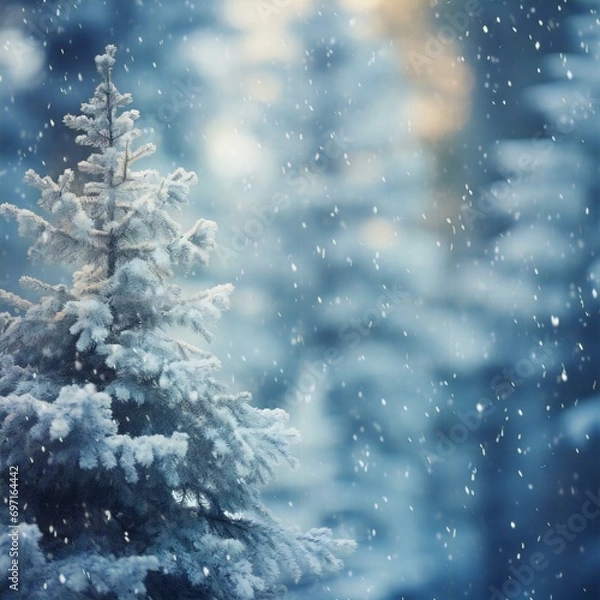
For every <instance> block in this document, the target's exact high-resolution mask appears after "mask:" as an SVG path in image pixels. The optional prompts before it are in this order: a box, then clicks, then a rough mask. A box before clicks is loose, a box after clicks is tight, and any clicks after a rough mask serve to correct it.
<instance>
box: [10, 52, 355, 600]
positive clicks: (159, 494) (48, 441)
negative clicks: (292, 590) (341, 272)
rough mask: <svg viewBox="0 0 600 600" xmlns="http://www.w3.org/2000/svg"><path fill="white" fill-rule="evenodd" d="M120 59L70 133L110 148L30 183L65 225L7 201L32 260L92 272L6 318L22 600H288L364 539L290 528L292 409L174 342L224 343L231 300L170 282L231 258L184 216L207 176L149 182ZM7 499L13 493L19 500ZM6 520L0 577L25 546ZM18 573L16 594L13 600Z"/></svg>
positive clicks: (179, 175) (225, 290)
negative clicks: (288, 588)
mask: <svg viewBox="0 0 600 600" xmlns="http://www.w3.org/2000/svg"><path fill="white" fill-rule="evenodd" d="M115 53H116V48H115V47H114V46H111V45H109V46H107V47H106V50H105V53H104V54H103V55H101V56H98V57H96V65H97V69H98V72H99V73H100V76H101V80H102V81H101V83H100V84H99V85H98V87H97V88H96V91H95V93H94V96H93V97H92V98H91V100H90V101H89V102H88V103H84V104H82V107H81V110H82V114H81V115H80V116H71V115H67V116H66V117H65V124H66V125H67V126H69V127H70V128H72V129H74V130H76V131H78V132H79V135H78V136H77V138H76V141H77V142H78V143H79V144H82V145H84V146H90V147H91V148H92V149H93V152H92V154H91V155H90V156H89V158H88V159H87V160H84V161H82V162H80V163H79V165H78V170H79V175H76V173H75V172H74V171H72V170H70V169H67V170H66V171H64V173H63V174H62V175H61V176H60V177H59V178H58V180H57V181H54V180H52V179H51V178H50V177H40V176H39V175H37V174H36V173H35V172H33V171H28V173H27V174H26V179H27V181H28V182H29V183H30V184H32V185H34V186H35V187H37V188H38V189H39V190H40V191H41V199H40V201H39V204H40V206H41V208H42V209H44V210H45V211H46V212H47V213H48V215H49V216H48V219H45V218H43V217H42V216H39V215H38V214H36V213H35V212H32V211H29V210H26V209H22V208H18V207H15V206H13V205H10V204H3V205H2V207H1V211H2V213H3V214H4V215H5V216H11V217H15V218H16V220H17V221H18V223H19V228H20V232H21V233H22V234H23V235H26V236H31V237H33V238H34V243H33V245H32V246H31V248H30V255H31V256H32V257H33V258H42V259H44V260H48V261H59V262H62V263H68V264H71V265H73V266H74V267H75V268H76V269H78V270H77V271H76V272H75V273H74V275H73V283H72V286H70V287H69V286H67V285H64V284H61V285H50V284H48V283H45V282H42V281H40V280H38V279H34V278H31V277H23V278H22V280H21V281H22V283H23V285H24V286H26V287H27V288H29V289H30V290H32V291H33V292H37V293H39V296H40V299H39V300H38V301H37V302H32V301H30V300H26V299H24V298H21V297H19V296H17V295H15V294H12V293H8V292H2V293H1V297H2V300H3V301H5V302H8V303H10V304H12V305H13V307H14V311H13V314H9V313H3V314H2V317H1V322H0V327H1V329H0V332H1V333H0V361H1V363H0V367H1V372H0V432H1V436H0V439H1V443H0V482H1V484H2V488H3V490H7V489H8V484H9V481H8V479H9V473H10V472H11V471H10V469H11V468H12V470H13V471H14V470H15V469H18V500H19V516H18V523H16V525H17V526H18V532H19V584H18V585H19V590H20V591H21V593H22V594H23V597H27V598H32V599H44V600H45V599H51V598H59V597H60V598H65V599H70V598H73V599H75V598H106V599H108V598H119V599H125V598H127V599H133V598H141V597H144V598H152V599H154V600H158V599H163V598H198V599H200V598H201V599H223V600H236V599H253V598H267V597H281V595H283V593H284V589H285V588H284V584H285V582H286V581H288V580H289V581H291V580H298V579H300V578H301V577H302V576H304V575H315V574H322V573H326V572H330V571H335V570H336V569H339V568H340V566H341V564H342V563H341V560H340V559H339V557H338V556H339V554H340V553H341V552H344V551H346V550H350V549H351V548H352V547H353V543H352V542H349V541H345V540H335V539H332V537H331V534H330V532H329V531H328V530H325V529H312V530H310V531H308V532H306V533H305V532H302V531H300V530H298V529H294V528H288V527H285V526H283V525H282V524H281V523H280V522H279V521H278V520H277V519H275V518H274V517H273V516H272V515H271V513H270V512H269V511H268V509H267V508H266V507H265V506H264V505H263V504H262V502H261V498H260V489H261V487H262V486H264V485H265V484H266V483H267V482H268V481H269V480H270V479H271V477H272V476H273V474H274V470H275V468H276V467H277V466H278V465H279V464H281V463H288V464H290V465H293V464H294V459H293V458H292V457H291V455H290V453H289V449H288V445H289V443H290V442H291V441H293V440H294V439H295V438H296V437H297V434H296V432H295V431H294V430H291V429H289V428H288V427H287V425H286V420H287V415H286V414H285V412H283V411H282V410H277V409H275V410H266V409H258V408H255V407H253V406H251V404H250V403H249V396H248V394H238V395H230V394H228V393H227V390H226V389H225V388H224V387H223V385H222V384H220V383H219V382H218V380H217V378H216V371H217V370H218V368H219V361H218V360H217V359H216V358H215V357H214V356H213V355H212V354H210V353H209V352H207V351H205V350H204V349H202V348H198V347H194V346H192V345H191V344H189V343H186V342H183V341H179V340H177V339H175V337H173V330H174V328H175V327H181V326H183V327H186V328H190V329H193V330H194V331H195V332H197V333H198V334H200V335H201V336H203V337H204V338H205V339H207V340H210V338H211V336H212V333H211V329H212V324H213V323H214V321H215V320H216V319H218V318H219V316H220V315H221V312H222V311H223V310H226V309H227V307H228V305H229V295H230V293H231V291H232V288H231V286H229V285H220V286H216V287H213V288H210V289H207V290H203V291H200V292H197V293H195V294H193V295H190V296H187V297H186V296H185V295H183V294H182V291H181V289H180V288H179V287H178V286H177V285H175V284H174V283H173V282H172V277H173V276H174V274H175V272H176V271H178V270H184V271H188V272H192V273H194V271H193V270H194V268H196V266H197V265H203V264H206V263H207V261H208V258H209V254H210V252H211V250H212V249H213V248H214V245H215V244H214V235H215V231H216V225H215V224H214V223H213V222H211V221H207V220H199V221H198V222H196V223H195V224H194V225H193V226H192V227H191V228H190V229H189V230H187V231H184V230H183V229H182V228H181V226H180V224H179V223H178V222H177V221H176V220H174V218H173V217H172V216H171V213H172V211H174V210H177V209H178V208H180V207H181V206H182V205H183V204H184V203H186V202H187V199H188V194H189V188H190V186H191V185H192V184H194V183H195V181H196V176H195V174H194V173H189V172H186V171H184V170H183V169H177V170H176V171H174V172H173V173H172V174H170V175H169V176H167V177H161V176H160V175H159V174H158V173H157V172H155V171H143V170H138V171H136V170H133V165H134V163H136V162H137V161H138V160H140V159H142V158H144V157H146V156H148V155H149V154H151V153H152V152H153V150H154V148H153V146H152V144H142V145H139V146H138V145H136V143H135V140H136V138H137V137H138V135H139V131H138V130H137V129H136V128H135V121H136V119H137V118H138V117H139V114H138V112H137V111H135V110H127V109H126V107H127V106H128V105H129V104H130V102H131V96H130V95H129V94H121V93H120V92H119V91H118V90H117V89H116V87H115V85H114V83H113V81H112V72H113V67H114V64H115ZM5 494H6V492H5ZM8 518H9V517H8V512H7V511H3V515H2V524H3V526H4V529H3V533H2V537H0V549H1V552H0V565H1V567H2V570H3V572H4V573H6V572H7V569H8V567H9V562H8V561H9V560H10V559H9V551H8V550H9V548H10V545H11V538H10V535H9V531H10V530H9V529H8V525H9V522H8ZM9 583H10V582H9V581H8V580H7V578H6V577H4V578H3V579H2V583H0V588H1V589H3V590H4V589H7V588H8V585H9Z"/></svg>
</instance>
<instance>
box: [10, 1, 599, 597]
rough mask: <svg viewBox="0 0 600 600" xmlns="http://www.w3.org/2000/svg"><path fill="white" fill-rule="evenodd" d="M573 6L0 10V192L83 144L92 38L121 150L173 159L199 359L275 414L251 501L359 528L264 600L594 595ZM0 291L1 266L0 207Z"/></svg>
mask: <svg viewBox="0 0 600 600" xmlns="http://www.w3.org/2000/svg"><path fill="white" fill-rule="evenodd" d="M599 12H600V1H597V0H554V1H553V2H546V1H544V0H531V1H530V2H523V3H522V2H520V1H517V0H502V1H495V0H448V1H441V0H440V1H435V0H401V1H399V0H327V1H324V0H265V1H255V0H197V1H196V2H190V1H178V2H171V3H167V2H164V1H163V2H160V1H158V0H137V1H135V2H134V1H132V2H120V1H119V0H104V1H103V2H92V1H91V0H52V1H47V2H43V1H35V2H34V1H32V2H25V1H21V2H17V1H14V0H7V1H5V2H3V3H2V6H1V7H0V40H1V42H2V43H1V45H0V132H1V136H2V144H1V145H0V153H1V164H0V197H1V200H2V201H7V202H12V203H16V204H19V205H21V206H23V207H30V206H32V205H33V204H34V203H35V202H36V193H35V191H33V190H30V189H28V188H27V187H26V186H24V184H23V181H22V179H23V175H24V172H25V171H26V170H27V169H28V168H33V169H35V170H36V171H38V172H39V173H40V174H50V175H52V176H54V177H55V176H56V175H57V174H58V173H59V172H61V171H62V170H63V169H64V168H65V167H66V166H71V167H72V166H74V164H75V163H76V162H77V161H78V160H81V159H82V158H84V156H85V154H86V151H85V149H84V148H81V147H77V146H76V145H75V144H74V142H73V138H72V136H71V133H70V132H69V131H68V130H67V128H66V127H65V126H64V125H63V124H62V117H63V115H64V114H65V113H77V112H78V108H79V105H80V103H81V102H83V101H86V100H87V99H88V98H89V96H90V95H91V93H92V91H93V89H94V86H95V85H96V84H97V80H96V78H97V74H96V72H95V70H94V62H93V57H94V56H95V55H96V54H98V53H100V52H101V51H102V50H103V48H104V46H105V45H106V44H107V43H114V44H115V45H116V46H117V47H118V49H119V62H118V69H117V72H116V76H115V79H116V81H115V83H116V84H117V86H118V87H119V89H120V90H121V91H123V92H131V93H132V94H133V98H134V103H133V106H134V107H135V108H137V109H139V110H140V112H141V115H142V116H141V119H140V123H141V127H142V128H143V129H144V131H145V133H146V135H147V139H148V140H150V141H153V142H154V143H156V144H157V146H158V152H157V154H156V155H155V156H154V157H153V158H152V159H151V160H149V161H148V164H147V168H152V167H155V168H158V169H159V170H160V171H161V172H165V171H168V170H170V169H172V167H173V166H174V165H177V166H179V165H180V166H183V167H184V168H186V169H190V170H194V171H196V172H197V173H198V176H199V179H200V185H199V186H198V187H197V188H196V189H195V200H194V202H193V203H192V205H191V206H190V208H189V211H190V214H189V215H186V214H183V215H182V219H188V218H197V217H200V216H202V217H205V218H210V219H213V220H215V221H216V222H217V223H218V224H219V228H220V229H219V235H218V238H217V239H218V242H219V250H218V251H217V252H216V255H215V256H214V257H213V262H212V264H211V266H210V267H209V268H208V269H207V270H206V271H204V272H203V273H197V274H196V276H195V277H190V278H189V280H188V281H187V285H189V286H190V288H198V287H200V286H208V285H209V284H213V283H220V282H226V281H230V282H232V283H234V284H235V286H236V292H235V294H234V301H233V308H232V310H231V312H230V313H229V314H228V315H227V316H226V317H225V318H224V319H223V320H222V321H221V324H220V327H219V330H218V335H217V338H216V339H215V341H214V342H213V344H212V348H211V349H212V350H213V351H214V352H215V353H216V355H217V356H218V357H219V358H220V359H221V360H222V362H223V369H222V378H223V380H224V381H227V382H228V383H229V384H230V385H232V386H233V387H234V388H235V389H239V390H243V389H246V390H249V391H250V392H252V394H253V396H254V402H255V403H256V404H257V405H260V406H268V407H273V406H281V407H284V408H285V409H286V410H288V411H289V412H290V414H291V423H292V424H293V425H294V426H295V427H297V428H299V429H300V431H301V433H302V436H303V442H302V444H300V445H299V446H298V447H297V448H296V449H295V450H296V455H297V456H298V457H299V458H300V460H301V463H302V466H301V468H300V471H299V472H296V473H294V474H293V475H292V476H291V477H288V476H282V477H281V478H280V479H279V481H278V484H277V485H276V486H273V487H272V488H270V490H269V494H268V498H267V502H268V504H269V505H270V506H271V508H272V509H273V510H274V511H275V512H276V513H277V514H280V515H281V516H282V517H284V518H285V519H286V521H287V522H289V523H297V524H298V525H299V526H302V527H306V526H317V525H323V526H329V527H332V528H333V529H334V530H335V531H336V532H337V533H338V534H339V535H342V536H349V537H354V538H355V539H356V540H357V541H358V543H359V548H358V550H357V552H355V554H354V555H352V556H351V557H350V558H349V559H348V561H347V564H346V569H345V570H344V572H343V573H342V575H341V576H339V577H337V578H335V579H332V580H331V581H315V582H302V583H301V584H299V585H298V587H297V588H296V589H295V590H292V591H291V597H293V598H314V599H316V600H332V599H334V598H337V599H340V600H341V599H352V600H364V599H373V600H400V599H404V600H432V599H438V600H448V599H450V598H474V599H483V598H490V599H491V600H496V599H498V598H505V597H506V598H516V597H522V598H535V599H540V600H541V599H550V598H570V599H573V600H577V599H580V598H581V599H584V598H585V599H588V598H594V599H597V598H598V597H600V578H599V576H598V565H599V564H600V510H599V508H598V507H600V497H599V493H600V470H599V468H598V465H597V464H596V460H597V458H595V457H596V456H597V454H596V453H597V452H598V451H599V450H600V436H599V433H600V396H599V395H598V391H597V389H596V388H597V373H598V365H600V331H599V326H600V313H599V299H598V287H599V283H598V281H599V279H600V262H599V261H598V250H599V246H600V244H599V241H600V238H599V236H598V233H599V226H600V204H599V202H598V200H597V198H598V193H599V191H600V190H599V187H600V170H599V168H598V154H599V153H600V115H598V114H597V112H596V106H597V103H598V91H599V90H600V68H599V67H600V62H599V61H600V21H599ZM0 231H1V235H2V237H1V239H2V242H1V267H0V280H1V282H0V283H1V287H3V288H5V289H7V290H12V291H16V290H17V288H18V279H19V277H20V276H21V275H22V274H25V273H27V274H35V273H37V275H38V276H39V275H41V276H43V277H44V278H46V279H49V280H51V281H53V282H54V281H60V280H61V279H65V280H68V279H67V278H68V276H67V275H65V273H63V272H61V271H60V269H59V268H57V270H56V271H55V272H47V269H46V272H43V267H42V265H35V264H34V265H30V264H28V263H27V261H26V248H27V240H21V239H19V238H18V236H17V232H16V228H15V227H13V225H12V224H11V223H6V222H2V223H1V224H0Z"/></svg>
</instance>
